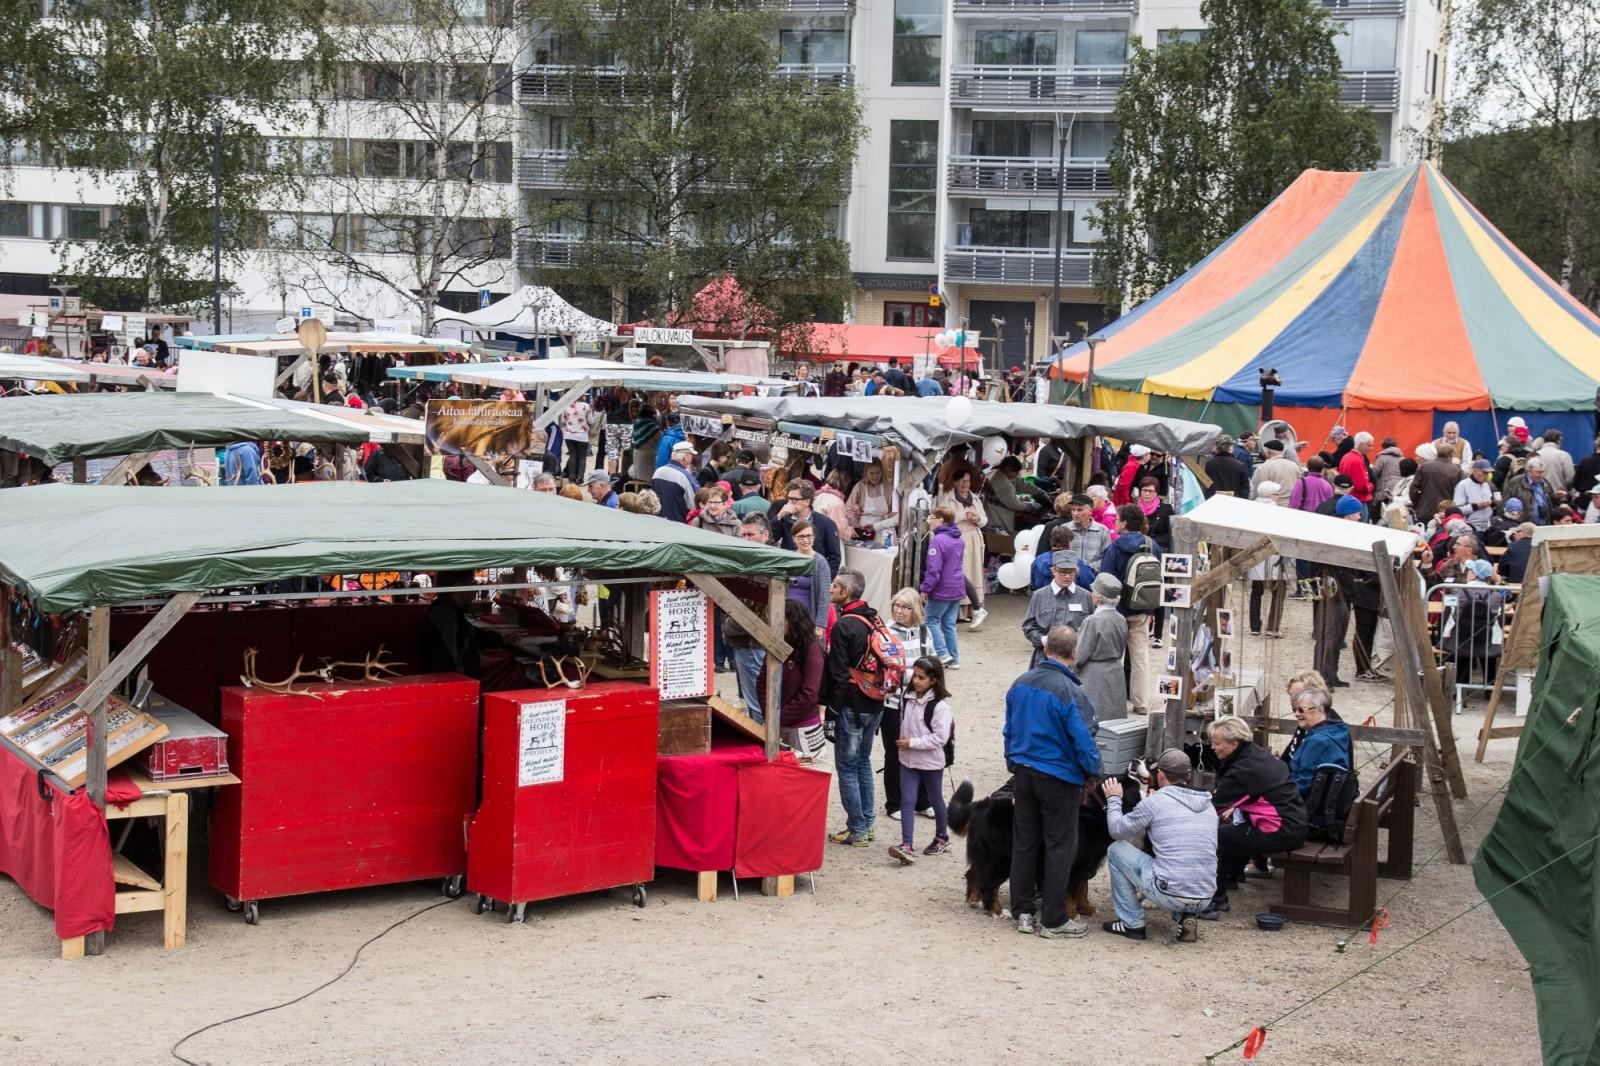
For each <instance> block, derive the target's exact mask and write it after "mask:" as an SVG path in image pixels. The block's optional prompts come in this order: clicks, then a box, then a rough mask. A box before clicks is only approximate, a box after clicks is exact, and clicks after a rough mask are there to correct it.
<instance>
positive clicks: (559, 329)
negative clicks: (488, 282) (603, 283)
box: [434, 285, 617, 340]
mask: <svg viewBox="0 0 1600 1066" xmlns="http://www.w3.org/2000/svg"><path fill="white" fill-rule="evenodd" d="M434 321H435V322H459V323H461V324H462V325H463V326H468V327H470V328H472V329H478V330H484V331H496V332H500V333H526V334H528V335H530V336H539V337H543V336H549V335H551V334H558V335H560V336H563V337H577V338H580V339H582V340H598V339H599V338H601V337H608V336H610V335H611V334H613V333H615V332H616V331H617V327H616V325H615V324H614V323H611V322H606V321H603V320H601V319H598V318H595V317H594V316H593V315H587V314H584V313H583V312H582V311H580V310H578V309H577V308H576V307H573V306H572V305H571V304H569V303H567V301H565V300H563V299H562V298H561V297H560V296H558V295H557V294H556V291H555V290H554V289H547V288H545V287H544V286H543V285H524V286H523V287H522V288H520V289H518V290H517V291H516V292H514V293H512V294H511V295H510V296H507V297H505V298H504V299H501V300H497V301H495V302H494V303H492V304H490V305H489V306H488V307H481V308H479V309H478V310H476V311H469V312H466V313H462V312H460V311H448V310H446V309H444V308H442V307H440V308H435V310H434Z"/></svg>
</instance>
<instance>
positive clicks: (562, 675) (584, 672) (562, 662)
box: [539, 655, 600, 689]
mask: <svg viewBox="0 0 1600 1066" xmlns="http://www.w3.org/2000/svg"><path fill="white" fill-rule="evenodd" d="M568 658H571V660H572V661H573V663H574V664H575V666H576V668H577V671H578V677H577V679H576V680H572V679H570V678H568V677H567V670H566V667H567V660H568ZM599 661H600V660H598V659H593V660H590V661H589V662H585V661H584V659H583V656H581V655H573V656H566V655H558V656H556V657H555V658H554V659H540V660H539V676H540V677H541V678H542V679H543V680H544V687H545V688H555V687H557V686H558V685H565V686H566V687H567V688H571V689H579V688H582V687H583V686H584V685H587V684H588V683H589V675H590V674H591V673H593V672H594V664H595V663H597V662H599ZM550 662H553V663H555V667H556V677H555V680H554V681H552V680H550V673H549V671H547V670H546V669H545V665H546V664H547V663H550Z"/></svg>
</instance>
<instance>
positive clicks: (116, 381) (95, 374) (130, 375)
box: [0, 352, 178, 390]
mask: <svg viewBox="0 0 1600 1066" xmlns="http://www.w3.org/2000/svg"><path fill="white" fill-rule="evenodd" d="M0 381H19V382H41V381H47V382H59V383H64V384H69V385H74V386H85V385H86V386H88V387H90V388H96V387H98V386H101V385H116V386H121V387H124V388H130V389H151V390H154V389H170V388H173V387H175V386H176V385H177V383H178V378H177V375H176V374H173V373H172V372H170V371H165V370H157V369H156V368H155V367H147V366H125V365H123V364H121V363H86V362H80V361H78V360H75V359H56V358H54V357H48V356H41V355H13V354H11V353H10V352H0Z"/></svg>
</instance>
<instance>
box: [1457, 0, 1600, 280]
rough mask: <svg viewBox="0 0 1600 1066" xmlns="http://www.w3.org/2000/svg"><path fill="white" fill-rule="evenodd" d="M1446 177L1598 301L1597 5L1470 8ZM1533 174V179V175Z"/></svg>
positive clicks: (1504, 3) (1481, 4) (1559, 0)
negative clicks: (1453, 135)
mask: <svg viewBox="0 0 1600 1066" xmlns="http://www.w3.org/2000/svg"><path fill="white" fill-rule="evenodd" d="M1454 33H1455V41H1454V45H1455V47H1456V49H1457V55H1458V60H1459V62H1458V67H1459V69H1460V72H1461V79H1460V82H1459V84H1458V86H1457V88H1456V89H1455V90H1454V92H1453V96H1454V97H1455V100H1456V105H1455V107H1454V108H1453V109H1452V113H1451V116H1450V128H1451V130H1452V131H1453V132H1454V134H1455V137H1454V139H1453V140H1452V141H1451V142H1449V143H1447V144H1446V146H1445V151H1444V167H1445V173H1446V174H1447V175H1448V176H1449V177H1450V178H1451V179H1452V180H1453V181H1455V182H1456V184H1457V185H1459V186H1460V187H1461V191H1462V192H1463V193H1465V194H1466V195H1467V197H1468V198H1470V199H1471V200H1472V201H1473V203H1475V204H1476V205H1477V206H1478V208H1479V209H1480V210H1482V211H1483V212H1484V213H1485V214H1486V215H1487V216H1488V217H1489V219H1490V220H1491V221H1493V222H1494V223H1495V225H1497V226H1498V227H1500V229H1501V230H1503V231H1504V232H1505V234H1506V236H1508V237H1510V238H1511V240H1512V241H1514V242H1515V243H1516V244H1517V245H1518V246H1520V247H1521V248H1522V249H1523V251H1525V252H1527V253H1528V255H1530V256H1532V257H1533V259H1534V261H1535V262H1537V263H1538V264H1539V265H1540V266H1541V267H1543V268H1544V269H1545V270H1546V271H1547V272H1548V273H1549V274H1550V275H1551V276H1552V277H1555V278H1556V279H1557V280H1558V281H1560V282H1561V284H1562V285H1563V286H1565V287H1566V288H1567V290H1568V291H1569V292H1571V293H1573V294H1574V295H1575V296H1577V297H1579V298H1580V299H1582V300H1583V301H1584V302H1586V303H1588V304H1589V305H1590V306H1595V305H1596V303H1597V301H1600V206H1597V205H1600V6H1597V5H1596V4H1595V3H1594V0H1466V2H1464V3H1462V4H1461V5H1460V6H1459V7H1458V8H1457V10H1456V12H1455V21H1454ZM1535 176H1536V177H1535Z"/></svg>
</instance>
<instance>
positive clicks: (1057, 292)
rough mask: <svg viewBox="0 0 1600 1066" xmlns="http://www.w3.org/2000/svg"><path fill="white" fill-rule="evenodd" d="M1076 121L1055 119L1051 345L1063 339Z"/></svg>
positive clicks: (1070, 114)
mask: <svg viewBox="0 0 1600 1066" xmlns="http://www.w3.org/2000/svg"><path fill="white" fill-rule="evenodd" d="M1077 120H1078V113H1077V112H1076V111H1069V112H1067V125H1066V128H1065V129H1063V128H1062V126H1061V119H1060V118H1059V117H1058V118H1057V119H1056V135H1057V140H1059V141H1060V142H1061V143H1060V144H1058V145H1057V146H1056V257H1055V258H1056V262H1055V283H1054V284H1053V285H1052V286H1051V289H1050V319H1049V322H1050V326H1049V330H1048V331H1047V332H1046V334H1045V336H1047V337H1049V338H1050V343H1051V344H1053V345H1058V344H1061V343H1062V342H1063V341H1064V340H1065V338H1064V337H1057V336H1056V329H1057V328H1058V325H1059V320H1060V318H1061V244H1062V240H1061V238H1062V233H1061V231H1062V225H1061V222H1062V219H1063V217H1064V215H1065V211H1066V198H1067V145H1068V143H1070V142H1071V140H1072V125H1073V123H1074V122H1076V121H1077Z"/></svg>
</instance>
